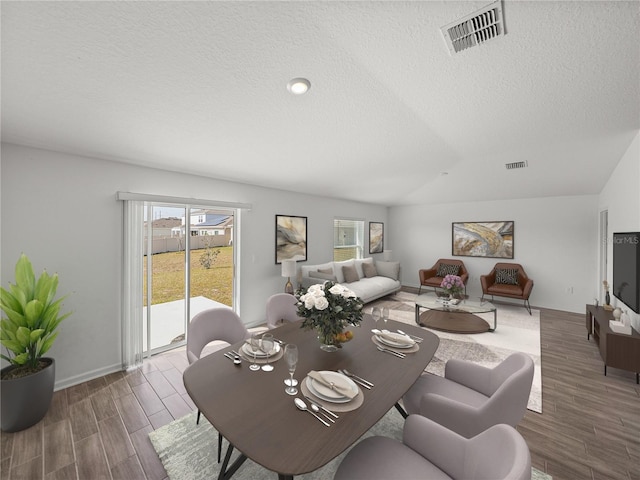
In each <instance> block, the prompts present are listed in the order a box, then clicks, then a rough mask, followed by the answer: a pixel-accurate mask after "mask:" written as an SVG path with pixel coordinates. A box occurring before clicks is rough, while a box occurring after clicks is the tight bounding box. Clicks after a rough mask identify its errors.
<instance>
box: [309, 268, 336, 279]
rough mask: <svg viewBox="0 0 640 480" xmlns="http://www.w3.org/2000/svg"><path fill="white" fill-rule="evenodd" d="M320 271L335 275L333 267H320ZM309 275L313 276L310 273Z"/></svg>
mask: <svg viewBox="0 0 640 480" xmlns="http://www.w3.org/2000/svg"><path fill="white" fill-rule="evenodd" d="M318 273H323V274H326V275H331V276H332V277H333V268H331V267H327V268H319V269H318ZM309 276H310V277H311V276H312V275H311V274H309Z"/></svg>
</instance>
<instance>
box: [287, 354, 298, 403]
mask: <svg viewBox="0 0 640 480" xmlns="http://www.w3.org/2000/svg"><path fill="white" fill-rule="evenodd" d="M284 359H285V361H286V362H287V366H288V367H289V376H290V378H288V379H287V380H285V381H284V383H286V384H287V385H288V387H287V388H285V389H284V391H285V392H287V395H295V394H297V393H298V389H297V388H296V385H297V384H298V381H297V380H295V379H294V378H293V373H294V372H295V371H296V365H297V364H298V347H297V346H296V345H294V344H292V343H287V344H286V345H285V347H284Z"/></svg>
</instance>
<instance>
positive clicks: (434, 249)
mask: <svg viewBox="0 0 640 480" xmlns="http://www.w3.org/2000/svg"><path fill="white" fill-rule="evenodd" d="M389 217H390V219H391V228H390V234H391V238H392V239H393V243H394V246H393V253H394V256H395V257H396V258H397V259H398V260H400V262H401V265H402V278H401V280H402V284H403V285H411V286H416V287H417V286H419V284H420V283H419V280H418V270H419V269H421V268H429V267H431V266H432V265H433V264H434V263H435V261H436V260H437V259H439V258H454V257H452V255H451V224H452V222H474V221H477V222H484V221H498V220H513V221H514V258H513V260H503V259H495V258H478V257H455V258H458V259H460V260H462V261H463V262H464V263H465V265H466V267H467V269H468V270H469V275H470V279H469V282H468V284H467V293H468V294H470V295H475V296H478V297H479V296H480V295H482V288H481V286H480V275H483V274H486V273H489V271H490V270H491V268H492V267H493V266H494V265H495V263H496V262H500V261H505V262H510V261H513V262H515V263H520V264H521V265H522V266H523V267H524V269H525V271H526V272H527V274H528V275H529V276H530V277H531V278H532V279H533V280H534V287H533V291H532V293H531V297H530V302H531V305H532V306H539V307H546V308H552V309H557V310H565V311H570V312H579V313H583V312H584V311H585V304H586V303H588V302H590V301H592V299H593V298H594V296H595V288H594V284H593V281H592V279H593V278H594V275H595V274H596V270H595V269H596V266H595V265H594V263H593V258H594V257H595V256H596V245H595V244H594V242H593V241H592V239H593V238H594V236H597V233H598V229H597V225H598V215H597V196H595V195H592V196H574V197H554V198H538V199H523V200H509V201H506V202H505V201H490V202H474V203H450V204H442V205H418V206H407V207H392V208H391V209H390V212H389ZM570 289H571V290H570ZM569 290H570V291H569ZM571 292H572V293H571ZM496 299H498V297H496ZM499 300H501V301H510V300H509V299H503V298H500V299H499ZM514 302H518V301H515V300H514ZM518 303H519V304H522V302H518Z"/></svg>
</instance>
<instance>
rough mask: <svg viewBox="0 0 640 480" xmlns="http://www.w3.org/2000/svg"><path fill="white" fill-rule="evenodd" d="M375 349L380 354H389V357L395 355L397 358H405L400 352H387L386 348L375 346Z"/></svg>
mask: <svg viewBox="0 0 640 480" xmlns="http://www.w3.org/2000/svg"><path fill="white" fill-rule="evenodd" d="M376 348H377V349H378V350H380V351H381V352H385V353H390V354H391V355H395V356H396V357H398V358H404V357H406V355H405V354H404V353H400V352H394V351H393V350H389V349H388V348H382V347H379V346H377V345H376Z"/></svg>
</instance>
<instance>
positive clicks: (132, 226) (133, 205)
mask: <svg viewBox="0 0 640 480" xmlns="http://www.w3.org/2000/svg"><path fill="white" fill-rule="evenodd" d="M123 203H124V246H123V253H124V255H123V259H124V265H123V279H122V289H123V291H122V367H123V368H124V369H125V370H131V369H134V368H137V367H139V366H141V365H142V354H143V348H144V343H143V338H142V332H143V328H142V327H143V325H142V273H143V265H142V261H143V258H144V256H143V241H144V232H143V230H142V229H143V225H144V213H143V211H144V201H140V200H125V201H124V202H123Z"/></svg>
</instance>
